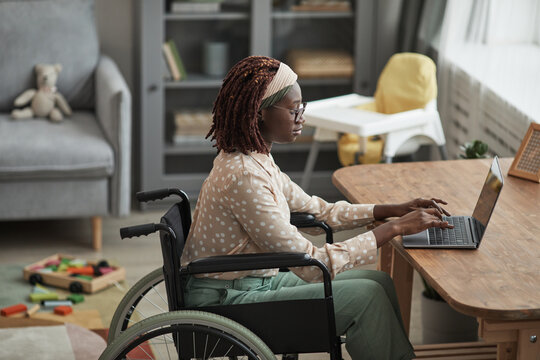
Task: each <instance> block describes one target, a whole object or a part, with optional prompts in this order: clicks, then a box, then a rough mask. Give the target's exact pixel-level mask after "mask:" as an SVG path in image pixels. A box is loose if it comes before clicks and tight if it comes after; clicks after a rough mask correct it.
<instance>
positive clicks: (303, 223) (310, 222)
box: [291, 212, 317, 227]
mask: <svg viewBox="0 0 540 360" xmlns="http://www.w3.org/2000/svg"><path fill="white" fill-rule="evenodd" d="M316 221H317V219H315V216H313V214H310V213H300V212H293V213H291V224H292V225H294V226H296V227H313V226H316V225H315V222H316Z"/></svg>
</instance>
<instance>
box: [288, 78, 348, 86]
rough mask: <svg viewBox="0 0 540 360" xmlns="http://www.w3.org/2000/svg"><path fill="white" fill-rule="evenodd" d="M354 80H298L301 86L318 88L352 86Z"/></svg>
mask: <svg viewBox="0 0 540 360" xmlns="http://www.w3.org/2000/svg"><path fill="white" fill-rule="evenodd" d="M352 83H353V79H352V78H315V79H298V84H299V85H300V86H318V85H352Z"/></svg>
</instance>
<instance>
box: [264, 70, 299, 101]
mask: <svg viewBox="0 0 540 360" xmlns="http://www.w3.org/2000/svg"><path fill="white" fill-rule="evenodd" d="M296 79H298V75H296V73H295V72H294V71H292V69H291V68H290V67H289V66H288V65H287V64H285V63H283V62H282V63H280V64H279V68H278V71H277V72H276V75H274V78H273V79H272V81H271V82H270V84H268V87H267V88H266V92H265V93H264V96H263V100H262V103H261V109H264V108H267V107H270V106H272V105H274V104H276V103H277V102H278V101H280V100H281V99H283V97H284V96H285V95H286V94H287V93H288V92H289V90H291V88H292V86H293V85H294V84H295V83H296Z"/></svg>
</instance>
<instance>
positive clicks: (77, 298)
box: [67, 294, 84, 304]
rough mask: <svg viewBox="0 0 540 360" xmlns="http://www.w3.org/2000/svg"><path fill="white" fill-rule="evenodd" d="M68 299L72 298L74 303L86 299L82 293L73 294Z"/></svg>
mask: <svg viewBox="0 0 540 360" xmlns="http://www.w3.org/2000/svg"><path fill="white" fill-rule="evenodd" d="M67 299H68V300H71V301H72V302H73V303H74V304H78V303H81V302H83V301H84V296H83V295H81V294H71V295H69V296H68V297H67Z"/></svg>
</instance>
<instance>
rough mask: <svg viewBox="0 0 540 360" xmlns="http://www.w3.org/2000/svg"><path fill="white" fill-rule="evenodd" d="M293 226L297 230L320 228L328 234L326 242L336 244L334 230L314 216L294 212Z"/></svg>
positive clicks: (292, 215)
mask: <svg viewBox="0 0 540 360" xmlns="http://www.w3.org/2000/svg"><path fill="white" fill-rule="evenodd" d="M291 224H292V225H294V226H296V227H297V228H306V227H320V228H321V229H323V230H324V232H325V233H326V242H327V243H328V244H333V243H334V236H333V234H332V228H331V227H330V226H328V224H326V223H325V222H324V221H319V220H317V219H316V218H315V216H313V214H310V213H300V212H293V213H291Z"/></svg>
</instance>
